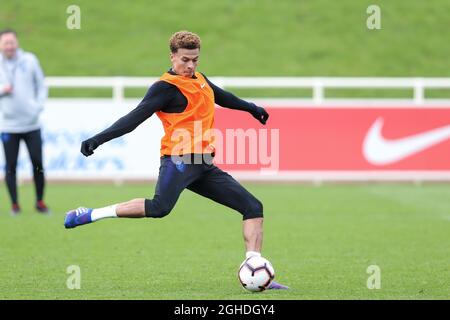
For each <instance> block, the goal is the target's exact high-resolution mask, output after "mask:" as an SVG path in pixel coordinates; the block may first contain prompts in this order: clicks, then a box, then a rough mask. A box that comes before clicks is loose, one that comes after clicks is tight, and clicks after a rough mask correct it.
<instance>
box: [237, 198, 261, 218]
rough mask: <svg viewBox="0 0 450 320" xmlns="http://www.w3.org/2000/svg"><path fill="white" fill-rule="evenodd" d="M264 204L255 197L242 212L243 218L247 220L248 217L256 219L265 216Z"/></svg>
mask: <svg viewBox="0 0 450 320" xmlns="http://www.w3.org/2000/svg"><path fill="white" fill-rule="evenodd" d="M263 211H264V210H263V204H262V203H261V201H259V200H258V199H256V198H253V199H252V200H251V201H250V202H249V204H248V206H247V209H246V210H245V211H244V212H241V213H242V216H243V217H242V218H243V220H247V219H254V218H263V217H264V215H263Z"/></svg>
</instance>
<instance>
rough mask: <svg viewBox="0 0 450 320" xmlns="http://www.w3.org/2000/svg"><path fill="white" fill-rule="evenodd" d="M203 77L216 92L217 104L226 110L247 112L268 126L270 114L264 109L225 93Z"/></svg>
mask: <svg viewBox="0 0 450 320" xmlns="http://www.w3.org/2000/svg"><path fill="white" fill-rule="evenodd" d="M202 75H203V76H204V77H205V79H206V81H207V82H208V84H209V86H210V87H211V89H213V91H214V101H215V103H217V104H218V105H219V106H221V107H224V108H228V109H234V110H241V111H247V112H248V113H250V114H251V115H252V116H253V117H255V118H256V119H258V121H259V122H261V123H262V124H266V122H267V119H268V118H269V114H268V113H267V111H266V110H264V108H262V107H259V106H257V105H255V104H254V103H251V102H247V101H245V100H242V99H240V98H238V97H236V96H235V95H234V94H232V93H231V92H228V91H225V90H223V89H222V88H220V87H218V86H216V85H215V84H214V83H212V82H211V81H209V79H208V78H207V77H206V76H205V75H204V74H202Z"/></svg>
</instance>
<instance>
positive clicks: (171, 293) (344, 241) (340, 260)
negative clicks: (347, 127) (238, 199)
mask: <svg viewBox="0 0 450 320" xmlns="http://www.w3.org/2000/svg"><path fill="white" fill-rule="evenodd" d="M246 186H247V187H248V188H249V190H250V191H252V192H253V193H254V194H255V195H256V196H257V197H258V198H260V199H261V200H262V201H263V203H264V207H265V217H266V219H265V234H264V249H263V255H264V256H266V257H267V258H268V259H269V260H271V262H272V263H273V265H274V267H275V270H276V279H277V280H279V281H280V282H282V283H285V284H287V285H289V286H291V287H292V289H291V290H289V291H277V292H270V291H266V292H263V293H256V294H253V293H247V292H245V291H244V290H243V289H242V288H241V287H240V284H239V282H238V280H237V275H236V274H237V268H238V266H239V264H240V263H241V262H242V260H243V258H244V246H243V241H242V231H241V217H240V215H238V214H236V213H234V212H233V211H232V210H230V209H228V208H225V207H222V206H220V205H218V204H215V203H213V202H211V201H210V200H208V199H204V198H201V197H200V196H197V195H195V194H193V193H191V192H190V191H185V192H184V193H183V194H182V196H181V198H180V200H179V202H178V203H177V205H176V207H175V209H174V210H173V211H172V213H171V214H170V215H169V216H168V217H166V218H164V219H160V220H154V219H134V220H132V219H130V220H125V219H109V220H103V221H99V222H96V223H94V224H91V225H87V226H84V227H79V228H76V229H72V230H65V229H64V227H63V220H64V213H65V211H66V210H68V209H70V208H74V207H77V206H79V205H86V206H94V207H98V206H103V205H107V204H110V203H114V202H120V201H124V200H128V199H130V198H134V197H151V195H152V193H153V190H154V185H151V184H149V185H128V184H125V185H123V186H114V185H86V186H84V185H70V184H67V185H52V184H50V185H49V186H48V190H47V198H48V203H49V204H50V205H51V207H52V209H53V214H52V215H50V216H41V215H39V214H37V213H35V212H34V211H33V209H32V202H33V198H34V195H33V189H32V187H31V186H30V185H25V186H22V187H21V188H20V192H21V193H20V196H21V203H22V207H23V211H24V212H23V213H22V214H21V215H20V216H17V217H12V216H11V215H10V214H9V203H8V202H9V201H7V193H6V189H5V187H4V185H3V184H2V185H1V186H0V199H1V201H0V212H1V214H0V244H1V245H0V266H1V272H0V299H199V300H200V299H448V298H449V297H450V269H449V257H450V247H449V235H450V197H449V196H448V195H449V193H450V185H448V184H441V185H433V184H429V185H428V184H427V185H423V186H414V185H406V184H398V185H397V184H376V185H324V186H322V187H314V186H308V185H295V184H280V185H275V184H267V185H264V184H246ZM70 265H77V266H79V267H80V270H81V289H79V290H69V289H68V288H67V285H66V281H67V279H68V278H69V276H70V274H68V273H67V267H68V266H70ZM370 265H377V266H379V268H380V270H381V288H380V289H372V290H369V289H368V288H367V280H368V278H369V277H370V276H371V275H370V274H368V273H367V268H368V267H369V266H370Z"/></svg>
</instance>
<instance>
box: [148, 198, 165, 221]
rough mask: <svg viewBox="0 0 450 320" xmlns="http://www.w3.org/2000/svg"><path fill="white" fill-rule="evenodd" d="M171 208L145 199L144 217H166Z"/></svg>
mask: <svg viewBox="0 0 450 320" xmlns="http://www.w3.org/2000/svg"><path fill="white" fill-rule="evenodd" d="M170 211H172V208H171V207H169V206H167V205H163V204H161V203H160V202H159V201H155V199H152V200H150V199H145V216H146V217H147V218H163V217H165V216H167V215H168V214H169V213H170Z"/></svg>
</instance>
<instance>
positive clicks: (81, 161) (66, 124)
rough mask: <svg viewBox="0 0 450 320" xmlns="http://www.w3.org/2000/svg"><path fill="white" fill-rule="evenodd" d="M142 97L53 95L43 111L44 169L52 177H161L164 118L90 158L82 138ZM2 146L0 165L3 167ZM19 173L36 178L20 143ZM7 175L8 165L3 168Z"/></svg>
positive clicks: (149, 122) (105, 146) (149, 121)
mask: <svg viewBox="0 0 450 320" xmlns="http://www.w3.org/2000/svg"><path fill="white" fill-rule="evenodd" d="M138 103H139V100H135V99H129V100H126V101H125V102H124V103H113V102H112V101H111V99H49V101H48V102H47V105H46V108H45V110H44V112H43V113H42V115H41V120H42V137H43V143H44V145H43V147H44V149H43V153H44V169H45V173H46V177H47V178H49V179H115V180H121V179H156V178H157V176H158V171H159V164H160V154H159V150H160V141H161V138H162V136H163V133H164V131H163V127H162V124H161V121H160V120H159V119H158V118H157V116H156V115H153V116H152V117H150V118H149V119H147V120H146V121H145V122H143V123H142V124H141V125H140V126H139V127H137V128H136V129H135V130H134V131H133V132H131V133H129V134H126V135H123V136H122V137H119V138H117V139H114V140H111V141H109V142H107V143H105V144H103V145H101V146H100V147H99V148H97V149H96V150H95V151H94V154H93V155H92V156H90V157H85V156H83V155H82V154H81V152H80V148H81V142H82V141H83V140H85V139H87V138H90V137H92V136H93V135H95V134H97V133H99V132H100V131H102V130H103V129H105V128H107V127H108V126H110V125H111V124H113V123H114V122H115V121H116V120H118V119H119V118H120V117H122V116H124V115H125V114H127V113H128V112H129V111H131V110H132V109H134V108H135V107H136V105H137V104H138ZM4 165H5V159H4V154H3V148H1V151H0V167H1V168H4ZM17 174H18V177H19V178H20V179H30V178H31V177H32V168H31V161H30V160H29V155H28V152H27V149H26V147H25V143H24V142H21V146H20V151H19V160H18V165H17ZM1 177H3V170H2V173H1Z"/></svg>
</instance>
